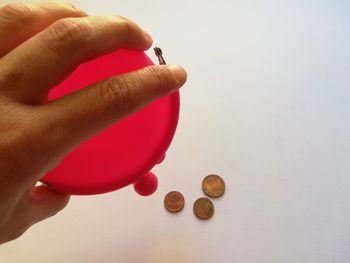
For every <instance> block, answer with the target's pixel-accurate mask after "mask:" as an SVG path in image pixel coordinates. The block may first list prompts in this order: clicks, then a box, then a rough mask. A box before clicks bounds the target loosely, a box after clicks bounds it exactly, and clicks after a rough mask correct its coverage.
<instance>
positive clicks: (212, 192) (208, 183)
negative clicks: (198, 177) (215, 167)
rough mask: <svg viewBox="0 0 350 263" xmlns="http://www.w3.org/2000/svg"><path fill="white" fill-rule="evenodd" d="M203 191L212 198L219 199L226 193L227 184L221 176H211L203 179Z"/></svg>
mask: <svg viewBox="0 0 350 263" xmlns="http://www.w3.org/2000/svg"><path fill="white" fill-rule="evenodd" d="M202 189H203V192H204V193H205V194H206V195H208V196H210V197H219V196H221V195H223V194H224V192H225V182H224V180H223V179H222V178H221V177H220V176H218V175H215V174H210V175H208V176H206V177H205V178H204V179H203V182H202Z"/></svg>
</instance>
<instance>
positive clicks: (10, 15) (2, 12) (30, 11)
mask: <svg viewBox="0 0 350 263" xmlns="http://www.w3.org/2000/svg"><path fill="white" fill-rule="evenodd" d="M34 17H35V9H34V8H33V7H31V6H30V5H28V4H25V3H11V4H8V5H5V6H4V7H2V8H0V18H1V20H4V21H6V22H11V21H14V22H16V23H19V22H25V23H28V22H30V20H32V19H34Z"/></svg>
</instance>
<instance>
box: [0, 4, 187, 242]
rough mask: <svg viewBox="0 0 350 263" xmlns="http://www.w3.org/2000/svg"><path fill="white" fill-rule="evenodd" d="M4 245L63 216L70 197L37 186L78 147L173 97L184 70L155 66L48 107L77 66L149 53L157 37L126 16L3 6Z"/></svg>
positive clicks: (0, 191)
mask: <svg viewBox="0 0 350 263" xmlns="http://www.w3.org/2000/svg"><path fill="white" fill-rule="evenodd" d="M0 39H1V42H0V69H1V70H0V215H1V216H0V244H1V243H5V242H7V241H10V240H13V239H16V238H18V237H19V236H21V235H22V234H23V233H24V232H25V231H26V230H27V229H28V228H29V227H30V226H32V225H33V224H35V223H37V222H40V221H42V220H44V219H46V218H49V217H51V216H53V215H55V214H57V213H58V212H59V211H61V210H62V209H63V208H64V207H66V205H67V204H68V201H69V198H70V197H69V196H67V195H62V194H59V193H55V192H53V191H51V190H50V188H49V187H48V186H45V185H40V186H36V184H37V182H38V180H40V178H42V177H43V176H44V175H45V174H46V173H47V172H48V171H50V170H51V169H53V168H54V167H55V166H57V164H59V162H60V161H61V160H62V159H63V158H64V157H65V156H66V155H67V154H68V153H69V152H71V151H72V150H73V149H74V148H76V147H77V146H78V145H79V144H81V143H82V142H84V141H85V140H87V139H88V138H90V137H92V136H93V135H95V134H96V133H98V132H100V131H102V130H103V129H105V128H107V127H108V126H109V125H111V124H113V123H115V122H117V121H118V120H120V119H121V118H123V117H124V116H126V115H128V114H131V113H133V112H135V111H137V110H139V109H140V108H141V107H144V106H145V105H147V104H148V103H150V102H152V101H153V100H155V99H157V98H159V97H162V96H166V95H169V94H171V93H172V92H174V91H176V90H177V89H179V88H180V87H181V86H182V85H183V84H184V83H185V81H186V78H187V75H186V72H185V70H184V69H183V68H181V67H180V66H176V65H174V66H150V67H147V68H144V69H141V70H138V71H134V72H131V73H127V74H124V75H120V76H114V77H111V78H110V79H107V80H105V81H102V82H100V83H97V84H94V85H92V86H88V87H86V88H84V89H82V90H80V91H78V92H75V93H72V94H69V95H66V96H64V97H62V98H60V99H58V100H55V101H53V102H49V103H48V102H47V97H48V93H49V91H50V89H51V88H53V87H54V86H55V85H56V84H58V83H59V82H60V81H62V80H63V79H65V78H66V77H67V76H68V75H69V74H70V73H71V72H72V71H73V70H74V69H75V68H76V67H77V66H78V65H79V64H81V63H82V62H85V61H87V60H90V59H93V58H96V57H98V56H101V55H104V54H107V53H109V52H112V51H114V50H117V49H119V48H127V49H131V50H146V49H148V48H150V47H151V45H152V39H151V37H150V35H149V34H148V33H146V32H145V31H143V30H142V29H141V28H140V27H139V26H138V25H136V24H135V23H134V22H132V21H131V20H129V19H127V18H125V17H121V16H117V15H115V16H98V17H92V16H88V15H87V14H86V13H85V12H84V11H81V10H80V9H77V8H76V7H74V6H72V5H71V4H67V3H61V2H48V1H45V2H43V3H40V4H39V3H38V4H10V5H7V6H4V7H2V8H0Z"/></svg>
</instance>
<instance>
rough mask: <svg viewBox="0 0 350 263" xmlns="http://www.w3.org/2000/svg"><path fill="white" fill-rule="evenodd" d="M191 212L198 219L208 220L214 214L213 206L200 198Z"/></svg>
mask: <svg viewBox="0 0 350 263" xmlns="http://www.w3.org/2000/svg"><path fill="white" fill-rule="evenodd" d="M193 212H194V214H195V215H196V216H197V217H198V218H199V219H209V218H211V217H212V216H213V214H214V205H213V203H212V201H210V200H209V199H208V198H206V197H201V198H198V199H197V200H196V201H195V202H194V204H193Z"/></svg>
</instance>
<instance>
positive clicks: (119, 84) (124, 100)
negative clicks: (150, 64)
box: [100, 77, 133, 111]
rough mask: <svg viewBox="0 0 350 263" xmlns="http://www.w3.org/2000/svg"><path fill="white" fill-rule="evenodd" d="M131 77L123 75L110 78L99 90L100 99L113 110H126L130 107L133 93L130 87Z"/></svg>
mask: <svg viewBox="0 0 350 263" xmlns="http://www.w3.org/2000/svg"><path fill="white" fill-rule="evenodd" d="M132 85H133V84H132V79H128V78H123V77H114V78H110V79H108V80H107V81H106V82H105V85H104V87H103V88H102V89H100V90H101V94H100V96H101V101H102V102H103V103H104V104H105V105H107V106H109V107H111V108H112V110H113V111H115V110H117V111H128V110H130V109H131V107H132V101H133V94H132V92H131V89H130V87H131V86H132Z"/></svg>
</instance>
